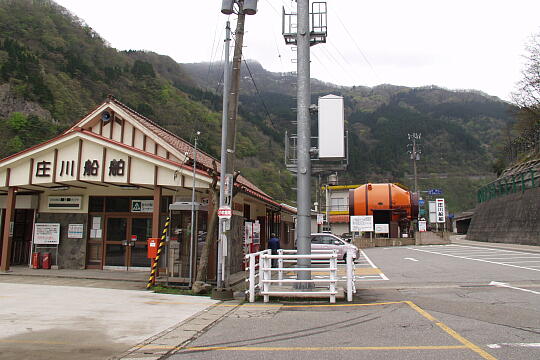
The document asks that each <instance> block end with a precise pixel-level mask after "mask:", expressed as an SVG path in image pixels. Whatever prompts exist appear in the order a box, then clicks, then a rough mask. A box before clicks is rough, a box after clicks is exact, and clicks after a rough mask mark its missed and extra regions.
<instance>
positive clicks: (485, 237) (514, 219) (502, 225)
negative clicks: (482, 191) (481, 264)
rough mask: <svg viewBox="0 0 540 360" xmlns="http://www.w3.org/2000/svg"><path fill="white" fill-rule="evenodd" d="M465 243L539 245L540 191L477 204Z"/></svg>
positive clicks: (516, 194)
mask: <svg viewBox="0 0 540 360" xmlns="http://www.w3.org/2000/svg"><path fill="white" fill-rule="evenodd" d="M467 239H469V240H476V241H487V242H503V243H516V244H525V245H540V187H536V188H532V189H527V190H525V192H524V193H515V194H510V195H506V196H501V197H499V198H496V199H492V200H489V201H486V202H483V203H481V204H479V205H478V206H477V207H476V210H475V212H474V215H473V218H472V220H471V224H470V226H469V231H468V232H467Z"/></svg>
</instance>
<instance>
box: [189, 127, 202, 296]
mask: <svg viewBox="0 0 540 360" xmlns="http://www.w3.org/2000/svg"><path fill="white" fill-rule="evenodd" d="M200 134H201V132H200V131H197V133H196V134H195V147H194V149H193V184H192V185H191V231H190V236H189V240H190V244H189V287H190V288H191V285H192V284H193V262H194V261H195V259H194V257H195V250H194V247H195V170H196V169H197V141H198V140H199V135H200Z"/></svg>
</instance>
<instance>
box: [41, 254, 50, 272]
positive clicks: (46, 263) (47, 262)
mask: <svg viewBox="0 0 540 360" xmlns="http://www.w3.org/2000/svg"><path fill="white" fill-rule="evenodd" d="M51 260H52V259H51V253H43V259H42V267H43V268H44V269H50V268H51Z"/></svg>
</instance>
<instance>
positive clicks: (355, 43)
mask: <svg viewBox="0 0 540 360" xmlns="http://www.w3.org/2000/svg"><path fill="white" fill-rule="evenodd" d="M336 17H337V18H338V20H339V22H340V23H341V26H343V29H344V30H345V32H346V33H347V35H349V37H350V38H351V40H352V42H353V44H354V45H355V46H356V49H357V50H358V51H359V52H360V54H361V55H362V57H363V58H364V61H365V62H366V63H367V64H368V65H369V67H370V69H371V71H372V72H373V74H374V75H375V77H376V78H377V79H379V82H382V81H381V78H380V76H379V74H377V72H376V71H375V68H373V65H371V62H370V61H369V59H368V58H367V56H366V55H365V54H364V52H363V51H362V49H361V48H360V46H359V45H358V43H357V42H356V40H355V39H354V37H353V36H352V35H351V33H350V31H349V29H347V27H346V26H345V24H344V23H343V21H342V20H341V18H340V17H339V15H338V13H337V12H336Z"/></svg>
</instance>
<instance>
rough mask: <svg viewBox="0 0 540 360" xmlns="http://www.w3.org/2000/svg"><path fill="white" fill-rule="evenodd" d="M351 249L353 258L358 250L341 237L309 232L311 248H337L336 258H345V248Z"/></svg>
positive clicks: (358, 252)
mask: <svg viewBox="0 0 540 360" xmlns="http://www.w3.org/2000/svg"><path fill="white" fill-rule="evenodd" d="M349 249H352V250H353V259H357V258H358V257H359V256H360V250H359V249H358V248H357V247H356V246H355V245H353V244H349V243H348V242H346V241H345V240H343V239H342V238H340V237H338V236H336V235H334V234H327V233H314V234H311V250H337V253H338V259H343V260H345V261H346V260H347V250H349Z"/></svg>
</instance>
